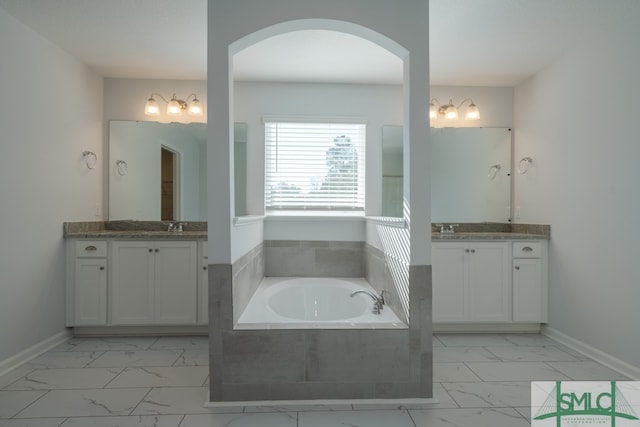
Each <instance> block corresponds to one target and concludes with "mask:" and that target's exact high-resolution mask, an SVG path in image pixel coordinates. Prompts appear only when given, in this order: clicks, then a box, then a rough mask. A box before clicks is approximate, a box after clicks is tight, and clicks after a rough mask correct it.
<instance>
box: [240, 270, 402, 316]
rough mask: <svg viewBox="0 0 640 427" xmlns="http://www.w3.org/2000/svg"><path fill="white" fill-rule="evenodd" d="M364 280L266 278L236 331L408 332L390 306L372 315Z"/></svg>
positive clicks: (371, 300)
mask: <svg viewBox="0 0 640 427" xmlns="http://www.w3.org/2000/svg"><path fill="white" fill-rule="evenodd" d="M359 289H367V290H369V291H372V292H375V291H374V290H373V289H372V288H371V286H370V285H369V283H368V282H367V281H366V280H365V279H362V278H327V277H296V278H288V277H265V278H264V279H263V280H262V282H261V283H260V285H259V286H258V289H257V290H256V292H255V294H254V295H253V297H252V298H251V300H250V301H249V303H248V304H247V307H246V309H245V310H244V312H243V313H242V314H241V315H240V317H239V318H238V322H237V323H236V325H235V327H234V329H406V328H407V327H408V326H407V325H406V324H405V323H403V322H402V321H401V320H400V319H399V318H398V316H396V314H395V313H394V312H393V310H392V309H391V308H390V307H389V306H386V305H385V306H384V308H383V309H382V310H381V311H380V314H373V313H372V309H373V299H372V298H371V297H370V296H369V295H366V294H362V293H360V294H357V295H355V296H353V297H350V295H351V293H352V292H353V291H356V290H359Z"/></svg>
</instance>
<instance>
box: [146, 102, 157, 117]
mask: <svg viewBox="0 0 640 427" xmlns="http://www.w3.org/2000/svg"><path fill="white" fill-rule="evenodd" d="M144 113H145V114H146V115H147V116H157V115H159V114H160V107H158V103H157V102H156V100H155V99H153V98H149V99H148V100H147V103H146V104H145V105H144Z"/></svg>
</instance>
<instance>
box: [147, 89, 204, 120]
mask: <svg viewBox="0 0 640 427" xmlns="http://www.w3.org/2000/svg"><path fill="white" fill-rule="evenodd" d="M154 96H157V97H159V98H160V99H162V100H163V101H164V102H166V103H167V116H181V115H182V114H183V113H184V112H185V111H186V112H187V114H189V115H190V116H194V117H201V116H202V114H203V111H204V109H203V108H202V103H201V102H200V100H199V99H198V96H197V95H196V94H195V93H192V94H190V95H189V96H187V98H186V99H185V100H182V99H178V98H176V94H175V93H174V94H173V97H172V98H171V100H169V101H167V99H166V98H165V97H164V96H162V95H160V94H159V93H152V94H151V96H149V99H148V100H147V103H146V104H145V105H144V113H145V114H146V115H147V116H159V115H160V106H159V105H158V101H156V100H155V98H154ZM191 97H193V100H192V101H191V102H189V98H191Z"/></svg>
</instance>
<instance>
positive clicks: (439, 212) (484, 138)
mask: <svg viewBox="0 0 640 427" xmlns="http://www.w3.org/2000/svg"><path fill="white" fill-rule="evenodd" d="M395 127H396V128H399V131H398V132H401V131H402V128H401V127H399V126H395ZM388 134H389V133H388V131H387V133H383V138H386V135H388ZM400 135H401V133H400ZM386 145H387V144H386V141H383V156H386V155H387V150H386V148H385V147H386ZM400 147H401V145H400ZM395 156H397V154H394V157H395ZM385 161H386V159H384V158H383V165H384V163H385ZM429 166H430V168H431V221H432V222H436V223H437V222H509V221H511V129H508V128H432V129H431V161H430V162H429ZM383 169H384V166H383ZM385 173H386V172H385ZM384 180H385V177H384V176H383V181H384ZM400 182H401V180H400ZM396 187H397V184H396ZM386 191H387V186H384V184H383V202H384V203H386V202H387V201H390V200H392V199H393V196H392V195H386V194H385V192H386ZM392 191H397V188H393V189H392ZM400 191H401V187H400ZM390 203H394V204H395V205H394V206H383V212H395V213H397V212H401V210H400V209H401V205H399V206H398V205H397V202H395V201H393V202H390ZM393 216H397V215H393Z"/></svg>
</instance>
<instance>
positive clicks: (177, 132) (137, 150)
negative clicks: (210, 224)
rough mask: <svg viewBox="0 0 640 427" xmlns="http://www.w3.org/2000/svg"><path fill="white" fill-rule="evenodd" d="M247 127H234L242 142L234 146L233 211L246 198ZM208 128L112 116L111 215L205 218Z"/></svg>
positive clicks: (153, 218) (150, 218) (118, 217)
mask: <svg viewBox="0 0 640 427" xmlns="http://www.w3.org/2000/svg"><path fill="white" fill-rule="evenodd" d="M246 129H247V126H246V124H245V123H236V125H235V129H234V135H235V137H236V138H238V140H239V141H242V143H244V150H243V147H241V148H240V149H239V150H236V152H238V151H239V152H240V153H239V154H238V153H236V162H235V171H236V189H235V191H236V200H238V199H240V200H242V202H237V205H236V210H237V209H238V204H239V206H240V208H241V209H242V208H243V206H244V200H245V198H246V196H245V194H246V132H247V130H246ZM206 133H207V131H206V124H204V123H157V122H135V121H111V122H110V123H109V220H121V219H132V220H146V221H158V220H161V219H162V220H179V221H206V220H207V167H206V161H207V160H206V159H207V156H206V146H207V139H206V138H207V137H206ZM241 145H242V144H241ZM243 153H244V154H243ZM163 164H164V167H163ZM123 165H126V167H123ZM123 171H125V172H124V173H123ZM239 175H240V176H239Z"/></svg>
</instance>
